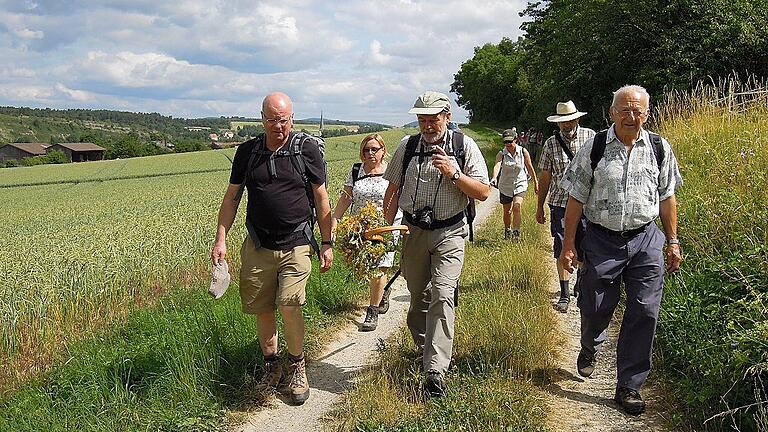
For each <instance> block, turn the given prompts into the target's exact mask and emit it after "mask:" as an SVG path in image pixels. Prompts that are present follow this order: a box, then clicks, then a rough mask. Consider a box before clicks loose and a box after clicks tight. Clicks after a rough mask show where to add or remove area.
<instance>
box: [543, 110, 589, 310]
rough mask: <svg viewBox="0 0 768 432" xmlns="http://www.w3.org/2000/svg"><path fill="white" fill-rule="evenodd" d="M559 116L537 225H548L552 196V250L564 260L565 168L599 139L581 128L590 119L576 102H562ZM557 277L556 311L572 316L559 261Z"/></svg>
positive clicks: (548, 149) (548, 148)
mask: <svg viewBox="0 0 768 432" xmlns="http://www.w3.org/2000/svg"><path fill="white" fill-rule="evenodd" d="M555 110H556V111H555V112H556V113H557V114H555V115H551V116H549V117H547V121H549V122H552V123H556V124H557V127H558V128H559V129H560V130H559V131H555V133H554V135H552V136H551V137H549V138H548V139H547V141H545V142H544V152H543V153H542V155H541V161H539V169H540V170H541V176H540V177H539V182H540V183H539V196H538V202H537V207H536V221H537V222H538V223H540V224H543V223H544V222H546V217H545V216H544V201H545V200H546V198H547V193H549V214H550V223H549V231H550V233H551V234H552V239H553V244H552V250H553V252H554V257H555V258H558V257H560V252H561V251H562V250H563V234H564V230H565V206H566V205H567V204H568V193H567V192H566V191H565V190H564V189H563V188H562V186H561V185H560V179H561V178H562V177H563V173H564V172H565V168H566V167H567V166H568V163H569V162H570V161H571V159H573V156H574V155H575V154H576V152H578V151H579V149H580V148H581V146H583V145H584V143H585V142H587V140H589V139H591V138H592V137H593V136H595V131H593V130H592V129H589V128H585V127H582V126H579V118H581V117H582V116H584V115H586V114H587V113H585V112H580V111H579V110H577V109H576V105H575V104H574V103H573V102H572V101H568V102H559V103H558V104H557V107H555ZM586 225H587V222H586V220H585V219H584V218H582V221H581V223H580V224H579V225H578V230H577V232H576V250H577V251H579V250H581V248H580V244H581V238H582V237H583V236H584V229H585V227H586ZM557 276H558V280H559V281H560V299H559V300H558V301H557V303H556V304H555V309H557V310H558V311H560V312H563V313H565V312H568V304H569V303H570V299H571V296H570V293H569V290H568V283H569V281H570V279H571V273H570V272H567V271H565V270H564V269H563V266H561V265H560V261H559V260H558V261H557Z"/></svg>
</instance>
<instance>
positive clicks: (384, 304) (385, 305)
mask: <svg viewBox="0 0 768 432" xmlns="http://www.w3.org/2000/svg"><path fill="white" fill-rule="evenodd" d="M391 293H392V287H391V286H390V287H389V288H387V289H385V290H384V296H383V297H381V301H380V302H379V315H383V314H385V313H387V311H388V310H389V295H390V294H391Z"/></svg>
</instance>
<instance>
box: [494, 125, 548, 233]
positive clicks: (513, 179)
mask: <svg viewBox="0 0 768 432" xmlns="http://www.w3.org/2000/svg"><path fill="white" fill-rule="evenodd" d="M502 137H503V138H502V139H503V140H504V149H503V150H501V151H499V153H498V154H497V155H496V164H495V165H494V166H493V176H492V180H491V185H492V186H495V187H497V188H499V202H501V204H502V206H503V207H504V238H505V239H513V240H514V239H518V238H520V223H521V220H522V206H523V197H525V192H526V191H527V190H528V176H530V177H531V179H532V180H533V188H534V190H535V191H536V194H538V193H539V182H538V180H537V179H536V171H535V170H534V169H533V164H532V163H531V156H530V155H529V154H528V150H526V149H525V148H523V146H521V145H518V136H517V132H515V131H514V130H510V129H507V130H505V131H504V133H502Z"/></svg>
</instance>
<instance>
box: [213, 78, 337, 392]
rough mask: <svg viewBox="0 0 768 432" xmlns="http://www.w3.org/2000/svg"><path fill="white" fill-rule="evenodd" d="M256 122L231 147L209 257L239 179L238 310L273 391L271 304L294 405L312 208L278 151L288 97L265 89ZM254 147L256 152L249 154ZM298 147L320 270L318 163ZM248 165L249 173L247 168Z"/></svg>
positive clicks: (277, 370)
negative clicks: (257, 128)
mask: <svg viewBox="0 0 768 432" xmlns="http://www.w3.org/2000/svg"><path fill="white" fill-rule="evenodd" d="M261 121H262V124H263V125H264V131H265V132H264V133H263V134H261V135H260V136H258V137H257V138H254V139H252V140H250V141H248V142H246V143H243V144H242V145H241V146H240V147H239V148H238V149H237V152H236V153H235V159H234V161H233V163H232V173H231V175H230V180H229V183H230V184H229V187H228V188H227V191H226V193H225V195H224V200H223V201H222V203H221V207H220V209H219V217H218V228H217V231H216V241H215V244H214V246H213V250H212V251H211V259H212V260H213V263H214V265H215V264H216V263H218V262H219V261H221V260H223V259H224V258H225V257H226V254H227V245H226V237H227V232H228V231H229V229H230V227H231V226H232V224H233V223H234V221H235V216H236V214H237V208H238V205H239V204H240V193H239V190H240V187H241V185H242V184H243V183H245V187H246V189H247V190H248V207H247V210H246V218H247V221H248V223H249V224H248V225H249V235H248V237H247V238H246V239H245V242H244V243H243V246H242V248H241V250H240V254H241V261H242V266H241V269H240V299H241V301H242V307H243V312H245V313H249V314H254V315H256V317H257V323H258V332H259V344H260V346H261V351H262V353H263V354H264V375H263V377H262V378H261V381H260V383H259V385H260V386H261V387H262V388H263V389H264V390H268V389H276V388H277V387H278V386H279V385H280V383H281V381H282V380H283V369H282V366H281V363H280V357H279V353H278V344H277V324H276V314H275V312H276V310H278V309H279V310H280V313H281V315H282V317H283V322H284V324H285V340H286V343H287V345H288V360H289V365H290V366H289V369H290V372H289V375H290V377H289V380H290V381H289V383H288V389H289V391H290V397H291V400H292V401H293V403H294V404H297V405H300V404H302V403H304V402H305V401H306V400H307V398H309V383H308V381H307V376H306V371H305V362H304V317H303V316H302V314H301V306H302V305H303V304H304V303H305V300H306V292H305V287H306V282H307V280H308V279H309V274H310V271H311V270H312V262H311V255H312V247H311V245H310V239H309V236H311V235H312V234H311V228H312V227H311V226H309V229H307V224H308V223H311V222H310V221H311V216H312V208H311V206H310V197H309V196H308V193H307V188H306V184H305V183H304V179H303V177H302V174H301V173H300V172H299V170H298V168H297V164H296V163H295V161H294V160H292V159H293V158H295V157H296V156H295V155H293V154H291V153H290V152H288V151H286V150H287V149H288V147H290V146H291V140H292V139H293V137H294V134H293V133H292V132H291V127H292V126H293V104H292V102H291V99H290V98H289V97H288V96H287V95H285V94H283V93H279V92H277V93H271V94H269V95H268V96H267V97H266V98H264V102H263V104H262V111H261ZM254 148H256V149H260V150H261V151H260V154H258V157H254V158H253V159H252V158H251V156H252V153H253V150H254ZM301 149H302V150H301V155H300V157H301V158H302V160H303V162H304V165H305V169H304V171H305V175H306V178H307V179H308V181H309V183H311V190H312V194H313V197H314V202H315V206H316V211H317V221H318V224H319V227H320V233H321V235H322V239H323V241H322V246H321V247H320V271H321V272H325V271H327V270H328V269H329V268H330V267H331V264H332V263H333V250H332V249H331V246H332V242H331V207H330V203H329V201H328V192H327V191H326V189H325V176H326V172H325V162H324V160H323V155H322V153H321V151H320V147H319V144H318V141H317V140H316V139H314V138H311V137H310V138H306V139H305V140H304V143H303V145H302V146H301ZM249 165H252V166H251V167H250V168H251V172H247V171H248V169H249ZM308 232H309V233H308ZM252 237H255V238H252Z"/></svg>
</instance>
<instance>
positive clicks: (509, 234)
mask: <svg viewBox="0 0 768 432" xmlns="http://www.w3.org/2000/svg"><path fill="white" fill-rule="evenodd" d="M510 238H512V229H511V228H504V240H509V239H510Z"/></svg>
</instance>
